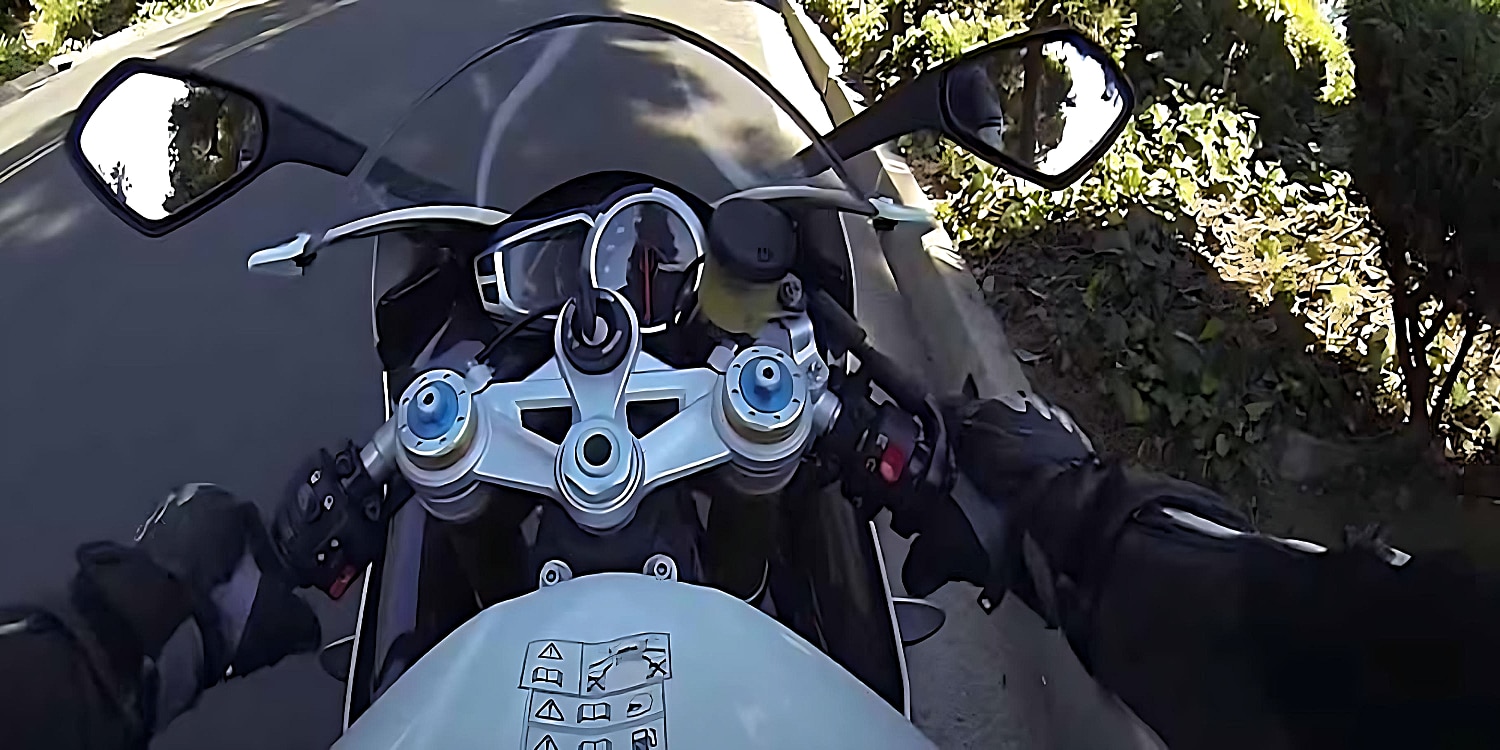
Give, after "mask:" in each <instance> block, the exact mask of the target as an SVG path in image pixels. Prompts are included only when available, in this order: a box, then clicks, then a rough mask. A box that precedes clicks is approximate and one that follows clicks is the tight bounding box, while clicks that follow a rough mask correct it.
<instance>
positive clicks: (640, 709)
mask: <svg viewBox="0 0 1500 750" xmlns="http://www.w3.org/2000/svg"><path fill="white" fill-rule="evenodd" d="M650 710H651V694H650V693H636V694H635V695H632V696H630V703H629V704H628V705H626V706H625V718H627V719H629V718H633V717H636V716H640V715H641V714H643V713H646V712H647V711H650Z"/></svg>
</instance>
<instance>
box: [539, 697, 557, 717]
mask: <svg viewBox="0 0 1500 750" xmlns="http://www.w3.org/2000/svg"><path fill="white" fill-rule="evenodd" d="M536 718H538V719H546V720H547V721H563V714H562V709H560V708H558V707H557V701H554V700H552V699H550V698H549V699H548V700H547V702H546V703H543V704H542V707H541V708H539V709H537V712H536Z"/></svg>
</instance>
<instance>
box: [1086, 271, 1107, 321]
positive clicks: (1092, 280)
mask: <svg viewBox="0 0 1500 750" xmlns="http://www.w3.org/2000/svg"><path fill="white" fill-rule="evenodd" d="M1107 275H1108V272H1107V271H1105V270H1104V269H1103V268H1096V269H1094V273H1093V275H1091V276H1089V286H1088V288H1087V289H1085V290H1084V291H1083V305H1084V307H1087V308H1088V309H1089V312H1093V311H1094V309H1095V308H1097V307H1098V306H1099V293H1100V292H1102V291H1103V290H1104V279H1105V277H1106V276H1107Z"/></svg>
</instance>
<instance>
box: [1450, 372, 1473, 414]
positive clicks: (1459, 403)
mask: <svg viewBox="0 0 1500 750" xmlns="http://www.w3.org/2000/svg"><path fill="white" fill-rule="evenodd" d="M1448 401H1449V402H1451V403H1452V404H1453V408H1455V409H1461V408H1463V407H1464V406H1465V405H1467V404H1468V403H1469V387H1468V386H1467V385H1464V381H1462V380H1458V379H1455V380H1454V381H1453V393H1452V394H1450V395H1449V396H1448Z"/></svg>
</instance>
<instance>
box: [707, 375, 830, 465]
mask: <svg viewBox="0 0 1500 750" xmlns="http://www.w3.org/2000/svg"><path fill="white" fill-rule="evenodd" d="M723 383H724V385H723V390H722V391H721V393H720V404H721V406H722V408H721V409H720V410H719V411H718V412H717V415H718V419H716V420H715V425H714V426H715V428H716V429H718V432H719V437H720V438H722V439H723V440H724V442H725V444H726V445H728V446H729V449H730V452H731V456H730V464H731V467H730V473H731V474H732V475H733V476H732V479H731V481H733V482H734V484H735V485H736V488H737V489H739V490H740V491H741V492H745V493H747V494H765V493H768V492H774V491H776V490H779V489H781V488H782V487H784V486H786V483H787V482H788V481H789V480H790V479H791V477H792V473H793V472H794V471H795V470H796V468H797V463H798V460H799V459H800V458H801V456H802V450H803V448H804V447H805V446H806V445H807V440H808V437H809V435H810V434H811V433H812V420H811V419H810V418H808V415H809V414H810V411H809V409H808V408H807V386H808V382H807V373H805V372H803V371H802V369H801V368H800V367H799V366H798V365H797V364H796V363H795V362H794V361H793V360H792V358H791V356H790V355H788V354H787V353H786V352H783V351H781V350H780V349H775V348H773V347H769V346H751V347H748V348H746V349H745V350H744V351H741V352H740V353H739V354H738V355H736V356H735V358H734V359H733V360H732V361H731V362H730V363H729V367H728V368H727V369H726V370H725V372H724V381H723Z"/></svg>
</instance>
